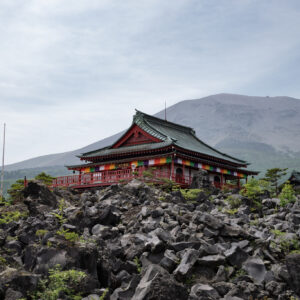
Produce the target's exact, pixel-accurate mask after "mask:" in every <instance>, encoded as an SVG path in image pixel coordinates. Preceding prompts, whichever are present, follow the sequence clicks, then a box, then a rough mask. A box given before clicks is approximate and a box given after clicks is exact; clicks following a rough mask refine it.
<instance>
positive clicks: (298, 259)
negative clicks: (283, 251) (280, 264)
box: [286, 253, 300, 296]
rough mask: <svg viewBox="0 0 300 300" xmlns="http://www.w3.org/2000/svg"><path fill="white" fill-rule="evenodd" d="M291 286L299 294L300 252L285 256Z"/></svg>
mask: <svg viewBox="0 0 300 300" xmlns="http://www.w3.org/2000/svg"><path fill="white" fill-rule="evenodd" d="M286 266H287V270H288V273H289V277H290V280H289V283H290V286H291V288H292V289H293V290H294V291H295V293H296V294H297V295H299V296H300V254H296V253H294V254H290V255H288V256H287V257H286Z"/></svg>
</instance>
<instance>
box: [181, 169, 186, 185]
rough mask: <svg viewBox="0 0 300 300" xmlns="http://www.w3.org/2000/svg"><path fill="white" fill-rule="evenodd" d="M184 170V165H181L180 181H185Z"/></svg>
mask: <svg viewBox="0 0 300 300" xmlns="http://www.w3.org/2000/svg"><path fill="white" fill-rule="evenodd" d="M184 171H185V166H184V165H182V178H181V181H182V182H184V183H185V176H184V174H185V173H184Z"/></svg>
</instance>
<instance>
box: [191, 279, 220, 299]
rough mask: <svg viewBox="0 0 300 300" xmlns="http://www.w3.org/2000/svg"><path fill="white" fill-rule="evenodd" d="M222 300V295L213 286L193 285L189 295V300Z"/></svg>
mask: <svg viewBox="0 0 300 300" xmlns="http://www.w3.org/2000/svg"><path fill="white" fill-rule="evenodd" d="M220 298H221V297H220V295H219V294H218V292H217V291H216V290H215V289H214V288H213V287H212V286H210V285H208V284H201V283H197V284H195V285H193V286H192V288H191V292H190V295H189V300H214V299H220Z"/></svg>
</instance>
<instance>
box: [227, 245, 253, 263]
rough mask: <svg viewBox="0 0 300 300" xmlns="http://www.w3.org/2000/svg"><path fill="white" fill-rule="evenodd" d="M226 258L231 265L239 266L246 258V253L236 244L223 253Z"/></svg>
mask: <svg viewBox="0 0 300 300" xmlns="http://www.w3.org/2000/svg"><path fill="white" fill-rule="evenodd" d="M224 255H225V257H226V259H227V260H228V261H229V262H230V264H231V265H233V266H237V267H239V268H240V267H241V266H242V263H243V262H244V261H246V260H247V258H248V254H247V252H245V251H244V250H242V249H241V248H240V247H238V246H232V247H231V248H230V249H229V250H227V251H225V253H224Z"/></svg>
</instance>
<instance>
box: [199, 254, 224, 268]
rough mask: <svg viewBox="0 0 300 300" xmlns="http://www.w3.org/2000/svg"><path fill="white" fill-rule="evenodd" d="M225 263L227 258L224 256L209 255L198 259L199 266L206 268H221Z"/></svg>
mask: <svg viewBox="0 0 300 300" xmlns="http://www.w3.org/2000/svg"><path fill="white" fill-rule="evenodd" d="M223 263H225V257H224V256H223V255H220V254H217V255H208V256H203V257H201V258H199V259H198V264H199V265H205V266H214V267H215V266H219V265H222V264H223Z"/></svg>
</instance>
